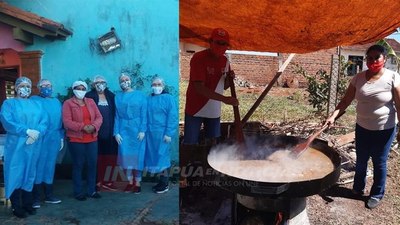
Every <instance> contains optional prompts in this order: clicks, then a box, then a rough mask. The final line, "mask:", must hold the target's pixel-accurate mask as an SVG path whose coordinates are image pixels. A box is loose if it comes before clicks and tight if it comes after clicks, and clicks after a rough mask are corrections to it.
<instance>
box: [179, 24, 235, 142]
mask: <svg viewBox="0 0 400 225" xmlns="http://www.w3.org/2000/svg"><path fill="white" fill-rule="evenodd" d="M209 43H210V48H208V49H206V50H203V51H200V52H197V53H195V54H194V55H193V57H192V59H191V60H190V80H189V86H188V89H187V92H186V107H185V127H184V140H183V143H184V144H186V145H194V144H198V142H199V134H200V128H201V125H202V124H203V125H204V130H205V136H206V139H208V140H210V141H211V143H213V144H215V143H216V138H218V137H219V136H220V135H221V128H220V117H221V102H223V103H225V104H228V105H233V106H237V105H238V104H239V102H238V100H237V99H236V98H233V97H228V96H224V95H223V92H224V90H225V89H227V88H228V87H229V82H228V79H227V78H229V76H231V77H234V72H233V71H232V70H231V68H230V65H229V62H228V59H227V58H226V57H225V51H226V50H227V49H228V46H229V34H228V32H227V31H226V30H224V29H222V28H216V29H214V30H213V31H212V33H211V37H210V39H209Z"/></svg>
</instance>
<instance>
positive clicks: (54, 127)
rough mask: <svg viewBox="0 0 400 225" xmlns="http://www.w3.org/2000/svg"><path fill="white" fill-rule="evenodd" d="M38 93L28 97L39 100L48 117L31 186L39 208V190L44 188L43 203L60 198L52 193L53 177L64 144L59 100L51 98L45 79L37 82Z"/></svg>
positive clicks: (34, 200) (53, 201) (52, 201)
mask: <svg viewBox="0 0 400 225" xmlns="http://www.w3.org/2000/svg"><path fill="white" fill-rule="evenodd" d="M37 86H38V89H39V95H35V96H32V97H30V99H32V100H35V101H37V102H39V103H40V104H41V105H42V108H43V110H44V112H45V113H47V115H48V118H49V124H48V128H47V130H46V134H45V135H44V136H43V143H42V146H41V149H40V155H39V161H38V164H37V167H36V169H37V171H36V179H35V185H34V186H33V205H32V207H33V208H35V209H37V208H40V202H41V201H40V192H41V190H42V189H43V188H44V195H45V199H44V202H45V203H49V204H58V203H61V200H60V199H58V198H56V197H55V196H54V195H53V178H54V172H55V168H56V159H57V155H58V152H59V151H60V150H61V149H62V148H63V146H64V130H63V128H62V118H61V108H62V105H61V102H60V101H59V100H58V99H57V98H52V97H51V95H52V92H53V86H52V84H51V82H50V81H49V80H47V79H42V80H40V81H39V83H38V85H37Z"/></svg>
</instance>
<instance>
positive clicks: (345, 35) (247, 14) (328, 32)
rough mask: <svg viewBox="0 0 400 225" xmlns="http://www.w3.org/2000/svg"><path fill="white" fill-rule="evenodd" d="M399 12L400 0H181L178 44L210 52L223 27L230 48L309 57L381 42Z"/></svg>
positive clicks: (397, 20)
mask: <svg viewBox="0 0 400 225" xmlns="http://www.w3.org/2000/svg"><path fill="white" fill-rule="evenodd" d="M399 10H400V1H399V0H342V1H341V0H329V1H317V0H258V1H245V0H222V1H218V0H180V1H179V15H180V19H179V23H180V40H181V41H183V42H187V43H193V44H197V45H200V46H205V47H207V46H208V43H207V39H208V37H209V35H210V33H211V30H212V29H213V28H216V27H222V28H224V29H226V30H227V31H228V32H229V34H230V36H231V49H235V50H249V51H268V52H286V53H306V52H313V51H317V50H321V49H329V48H332V47H336V46H349V45H355V44H366V43H371V42H374V41H377V40H379V39H382V38H384V37H386V36H388V35H390V34H392V33H393V32H395V31H396V28H398V27H400V13H399V12H400V11H399Z"/></svg>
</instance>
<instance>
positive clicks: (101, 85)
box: [95, 83, 107, 92]
mask: <svg viewBox="0 0 400 225" xmlns="http://www.w3.org/2000/svg"><path fill="white" fill-rule="evenodd" d="M106 87H107V84H106V83H97V84H96V85H95V88H96V91H97V92H103V91H104V90H105V89H106Z"/></svg>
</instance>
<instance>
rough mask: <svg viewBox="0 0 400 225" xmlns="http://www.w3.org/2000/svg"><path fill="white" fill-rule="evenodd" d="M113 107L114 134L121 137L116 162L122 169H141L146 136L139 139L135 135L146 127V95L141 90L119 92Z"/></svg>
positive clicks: (144, 130)
mask: <svg viewBox="0 0 400 225" xmlns="http://www.w3.org/2000/svg"><path fill="white" fill-rule="evenodd" d="M115 107H116V112H115V123H114V135H116V134H119V135H121V137H122V139H123V140H122V143H121V144H120V145H118V160H117V163H118V165H120V166H121V167H122V168H124V169H135V170H143V164H144V152H145V148H146V138H144V139H143V140H142V141H139V140H138V139H137V136H138V134H139V132H146V129H147V115H146V113H147V97H146V95H145V94H144V93H143V92H141V91H131V92H119V93H117V94H116V95H115Z"/></svg>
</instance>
